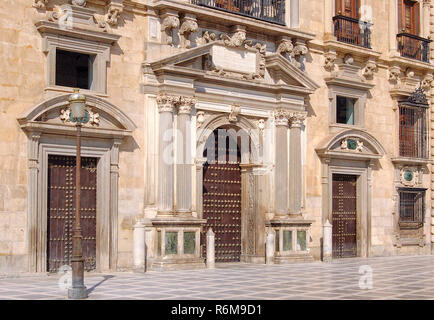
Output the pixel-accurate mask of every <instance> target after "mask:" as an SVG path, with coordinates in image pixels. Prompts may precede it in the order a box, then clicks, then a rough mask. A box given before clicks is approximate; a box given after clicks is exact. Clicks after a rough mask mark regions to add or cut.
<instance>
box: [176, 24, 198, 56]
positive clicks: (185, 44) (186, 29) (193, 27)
mask: <svg viewBox="0 0 434 320" xmlns="http://www.w3.org/2000/svg"><path fill="white" fill-rule="evenodd" d="M198 28H199V27H198V25H197V22H196V18H194V17H191V16H185V17H184V20H183V22H182V24H181V27H180V28H179V35H180V39H181V48H186V49H189V48H190V46H191V44H190V40H189V37H190V33H194V32H196V31H197V30H198Z"/></svg>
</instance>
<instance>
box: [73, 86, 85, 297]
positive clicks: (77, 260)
mask: <svg viewBox="0 0 434 320" xmlns="http://www.w3.org/2000/svg"><path fill="white" fill-rule="evenodd" d="M69 105H70V108H71V112H70V120H71V122H75V123H76V127H77V153H76V161H75V162H76V176H75V224H74V230H73V236H72V258H71V266H72V286H71V288H69V289H68V298H70V299H84V298H87V289H86V287H85V286H84V259H83V244H82V239H83V236H82V234H81V225H80V189H81V182H80V173H81V126H82V125H83V124H85V123H87V122H88V121H89V114H88V112H87V111H86V109H85V106H86V97H85V96H84V95H83V94H81V93H79V89H74V93H73V94H72V95H71V96H70V97H69Z"/></svg>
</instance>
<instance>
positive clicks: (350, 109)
mask: <svg viewBox="0 0 434 320" xmlns="http://www.w3.org/2000/svg"><path fill="white" fill-rule="evenodd" d="M356 101H357V100H356V99H352V98H347V97H340V96H338V97H336V123H342V124H349V125H354V123H355V121H354V107H355V105H356Z"/></svg>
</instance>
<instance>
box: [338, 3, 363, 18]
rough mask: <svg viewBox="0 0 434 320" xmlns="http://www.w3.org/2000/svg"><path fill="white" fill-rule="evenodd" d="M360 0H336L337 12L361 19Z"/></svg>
mask: <svg viewBox="0 0 434 320" xmlns="http://www.w3.org/2000/svg"><path fill="white" fill-rule="evenodd" d="M359 7H360V5H359V0H336V14H337V15H343V16H346V17H350V18H353V19H359Z"/></svg>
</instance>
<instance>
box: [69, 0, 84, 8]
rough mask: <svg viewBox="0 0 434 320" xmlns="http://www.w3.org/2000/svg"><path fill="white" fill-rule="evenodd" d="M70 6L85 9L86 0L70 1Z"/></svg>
mask: <svg viewBox="0 0 434 320" xmlns="http://www.w3.org/2000/svg"><path fill="white" fill-rule="evenodd" d="M71 4H72V5H74V6H79V7H85V6H86V0H71Z"/></svg>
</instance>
